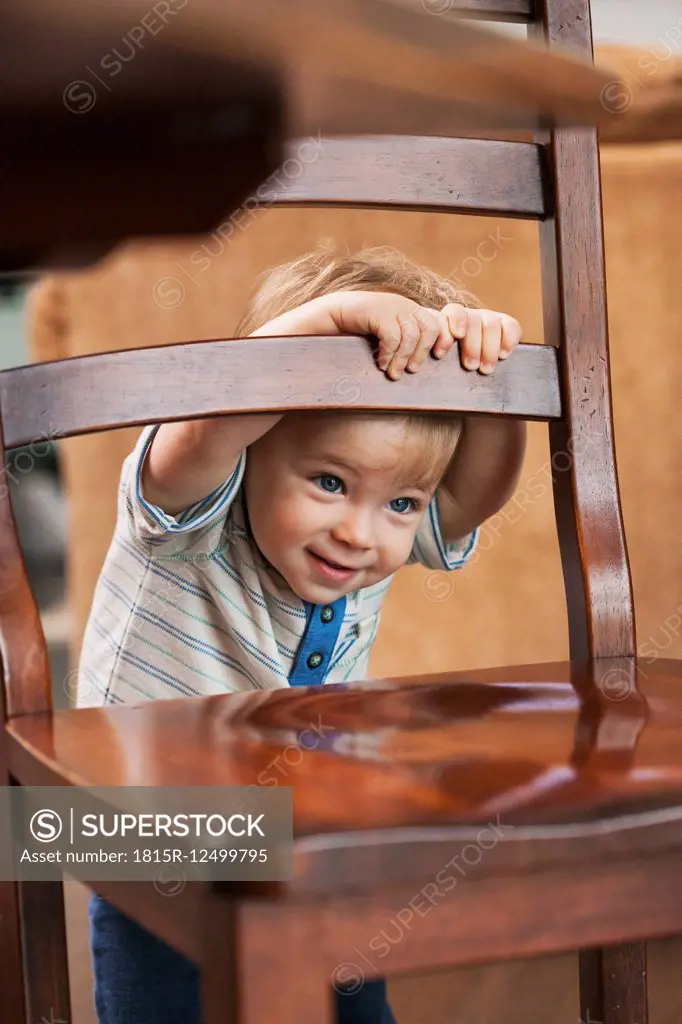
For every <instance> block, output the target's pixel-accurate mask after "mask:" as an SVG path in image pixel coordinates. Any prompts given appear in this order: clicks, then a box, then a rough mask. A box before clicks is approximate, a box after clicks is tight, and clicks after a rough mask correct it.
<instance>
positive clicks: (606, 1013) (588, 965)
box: [580, 942, 649, 1024]
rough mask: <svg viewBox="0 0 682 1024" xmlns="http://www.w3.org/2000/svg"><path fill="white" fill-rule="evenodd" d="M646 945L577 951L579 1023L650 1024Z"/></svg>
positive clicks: (634, 944) (639, 943)
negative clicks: (578, 957) (578, 962)
mask: <svg viewBox="0 0 682 1024" xmlns="http://www.w3.org/2000/svg"><path fill="white" fill-rule="evenodd" d="M646 978H647V970H646V944H645V943H644V942H631V943H627V944H624V945H621V946H609V947H606V948H604V949H595V950H582V951H581V953H580V1009H581V1013H580V1019H581V1021H582V1024H600V1022H601V1024H649V1010H648V1004H647V980H646Z"/></svg>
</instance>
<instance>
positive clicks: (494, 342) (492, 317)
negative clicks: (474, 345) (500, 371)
mask: <svg viewBox="0 0 682 1024" xmlns="http://www.w3.org/2000/svg"><path fill="white" fill-rule="evenodd" d="M481 323H482V328H483V329H482V331H481V366H480V370H481V373H486V374H487V373H492V372H493V370H494V369H495V367H496V366H497V361H498V359H499V358H500V345H501V344H502V317H501V316H500V315H499V314H497V313H489V312H484V313H483V314H482V316H481Z"/></svg>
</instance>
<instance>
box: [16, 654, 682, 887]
mask: <svg viewBox="0 0 682 1024" xmlns="http://www.w3.org/2000/svg"><path fill="white" fill-rule="evenodd" d="M621 668H622V666H621ZM601 671H602V670H601V667H600V662H593V663H557V664H549V665H536V666H533V665H530V666H513V667H509V668H503V669H497V670H488V671H487V672H486V671H482V670H481V671H478V672H472V673H463V672H462V673H449V674H447V675H438V676H424V677H421V678H415V677H407V678H404V679H398V680H379V681H375V682H372V683H358V684H352V685H349V686H342V685H330V686H324V687H302V688H296V689H282V690H279V689H278V690H273V691H268V692H247V693H242V694H231V695H226V696H220V697H211V698H206V699H200V700H191V699H185V700H168V701H159V702H156V701H152V702H146V703H143V704H140V705H137V706H122V707H107V708H101V709H100V708H97V709H79V710H77V711H76V710H72V711H59V712H56V713H54V715H53V716H50V715H47V714H43V715H24V716H21V717H19V718H16V719H13V720H12V721H11V722H10V724H9V726H8V737H9V748H8V757H9V764H10V770H11V771H12V774H13V775H15V776H16V777H17V778H18V779H20V780H21V781H22V782H23V783H24V784H26V785H54V784H63V785H79V786H136V785H151V786H174V785H221V786H224V785H250V784H254V783H255V784H259V785H276V784H278V781H279V783H280V784H286V785H293V786H294V787H295V791H296V802H295V817H294V834H295V837H296V847H295V867H294V882H293V883H292V886H291V889H292V891H294V892H299V893H305V892H308V893H313V892H317V893H322V892H329V893H331V892H333V891H337V890H339V891H341V890H346V889H348V888H356V887H358V886H360V887H362V886H365V887H368V888H371V887H372V886H373V885H375V886H380V885H382V884H388V883H389V882H391V883H392V884H393V883H395V884H398V883H403V882H408V881H412V882H414V881H415V880H416V878H417V877H420V876H422V875H424V874H428V872H429V871H430V870H431V869H432V868H433V869H434V870H435V866H436V865H437V864H438V862H439V860H441V859H442V857H443V853H444V851H445V850H446V849H451V850H455V849H457V848H458V846H460V845H465V844H466V843H470V842H472V841H475V838H476V835H478V834H479V833H480V831H481V829H482V828H485V827H487V826H488V825H489V823H490V822H491V820H492V821H495V820H496V818H495V816H496V815H499V818H500V820H501V821H502V822H503V823H505V824H507V825H509V826H510V827H511V828H512V830H513V835H512V838H511V840H510V841H509V842H499V843H497V844H496V845H495V844H491V845H494V849H491V851H490V853H489V855H487V856H486V867H485V869H484V868H483V867H481V869H480V870H481V871H484V872H492V873H494V874H495V873H499V872H512V873H516V874H524V875H528V874H531V873H532V872H533V870H539V869H540V866H541V865H542V869H543V870H549V868H550V867H551V868H552V869H555V868H557V869H558V868H559V867H563V868H567V867H570V868H571V870H575V871H581V870H584V871H588V870H589V869H591V867H592V866H593V865H594V863H595V862H596V861H603V862H604V863H606V862H611V861H613V860H614V859H617V858H618V857H621V856H626V855H627V856H629V857H636V856H640V857H642V858H643V861H646V859H647V857H650V856H654V855H658V854H660V853H662V852H664V851H666V850H669V849H673V848H675V847H676V846H677V844H678V843H679V844H682V811H681V810H680V804H681V803H682V753H681V750H682V746H681V745H680V742H679V737H680V730H681V729H682V700H681V698H680V693H681V692H682V691H681V690H680V680H681V679H682V668H681V667H680V665H679V663H677V662H674V661H665V660H663V659H660V660H659V661H658V662H657V663H656V668H655V670H654V669H653V668H652V667H650V666H649V665H646V666H645V665H644V664H642V665H641V667H640V668H639V669H638V672H637V678H636V683H637V686H638V689H637V694H638V695H639V696H640V697H642V698H643V702H642V703H641V704H640V703H639V702H635V704H634V705H633V706H630V707H628V703H629V699H630V698H631V697H633V696H635V695H634V694H632V693H630V692H622V686H623V685H625V686H628V685H629V683H630V680H629V679H628V678H627V677H626V676H620V675H616V674H614V673H616V672H617V671H620V669H615V668H614V667H613V666H612V667H611V668H609V669H608V671H606V672H604V673H603V674H601V675H599V674H598V673H600V672H601ZM595 673H597V674H596V675H595ZM595 683H596V684H597V685H598V686H599V687H600V688H601V689H600V692H601V694H602V696H603V701H602V702H601V704H596V703H595V702H594V701H590V700H589V699H587V700H586V699H585V698H584V697H582V696H581V694H589V693H590V691H591V689H592V688H593V687H594V685H595ZM586 716H587V717H588V719H590V718H591V719H593V720H594V721H595V722H597V723H598V724H599V728H594V729H592V730H587V731H586V730H585V717H586ZM585 736H587V738H588V742H589V744H590V746H591V748H592V751H593V755H594V756H591V757H583V758H580V759H576V758H575V756H574V753H575V750H576V747H577V746H580V745H581V744H583V743H584V742H585ZM311 737H312V739H311ZM619 747H620V749H621V751H622V754H621V756H620V757H618V758H614V756H613V752H614V749H618V748H619ZM292 749H295V750H297V751H298V752H299V753H302V756H301V757H300V758H299V757H296V758H286V757H285V755H286V751H287V750H289V751H291V750H292ZM602 754H603V755H604V756H603V757H600V755H602ZM283 756H284V757H285V761H282V757H283ZM283 772H286V775H284V774H283ZM330 792H337V793H345V794H348V793H352V794H353V799H352V800H347V799H343V800H337V801H330V800H329V793H330Z"/></svg>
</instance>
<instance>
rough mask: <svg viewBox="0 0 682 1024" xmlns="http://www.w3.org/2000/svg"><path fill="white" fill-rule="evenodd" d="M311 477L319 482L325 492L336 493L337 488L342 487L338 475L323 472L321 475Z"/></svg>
mask: <svg viewBox="0 0 682 1024" xmlns="http://www.w3.org/2000/svg"><path fill="white" fill-rule="evenodd" d="M313 479H314V480H317V481H319V482H320V487H321V488H322V490H323V491H326V492H327V494H338V493H339V490H338V488H342V487H343V483H342V482H341V480H339V478H338V476H332V475H331V473H323V474H322V476H316V477H314V478H313Z"/></svg>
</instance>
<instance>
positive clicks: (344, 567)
mask: <svg viewBox="0 0 682 1024" xmlns="http://www.w3.org/2000/svg"><path fill="white" fill-rule="evenodd" d="M310 554H311V555H312V556H313V557H314V558H317V559H318V561H320V562H324V564H325V565H329V566H331V567H332V569H339V570H341V571H342V572H359V569H357V568H356V567H355V566H353V565H342V564H341V563H340V562H332V560H331V559H330V558H325V557H324V556H323V555H318V553H317V552H316V551H311V552H310Z"/></svg>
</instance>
